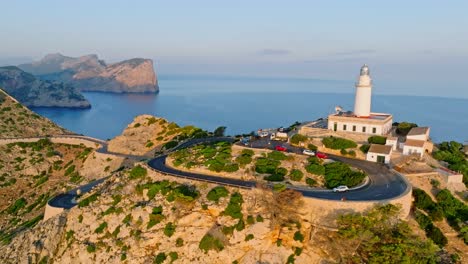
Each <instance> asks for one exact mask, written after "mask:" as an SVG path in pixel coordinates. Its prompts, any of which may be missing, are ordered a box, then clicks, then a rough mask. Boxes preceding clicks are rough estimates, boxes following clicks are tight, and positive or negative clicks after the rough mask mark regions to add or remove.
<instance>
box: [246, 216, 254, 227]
mask: <svg viewBox="0 0 468 264" xmlns="http://www.w3.org/2000/svg"><path fill="white" fill-rule="evenodd" d="M247 224H249V225H253V224H255V218H254V217H253V216H251V215H249V216H247Z"/></svg>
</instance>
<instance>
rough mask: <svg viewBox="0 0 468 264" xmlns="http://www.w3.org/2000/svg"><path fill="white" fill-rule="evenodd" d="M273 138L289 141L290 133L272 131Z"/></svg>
mask: <svg viewBox="0 0 468 264" xmlns="http://www.w3.org/2000/svg"><path fill="white" fill-rule="evenodd" d="M270 139H271V140H282V141H288V133H284V132H276V133H272V134H271V135H270Z"/></svg>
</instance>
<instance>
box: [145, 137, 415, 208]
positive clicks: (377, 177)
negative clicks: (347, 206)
mask: <svg viewBox="0 0 468 264" xmlns="http://www.w3.org/2000/svg"><path fill="white" fill-rule="evenodd" d="M216 141H230V142H233V141H234V139H233V138H206V139H198V140H194V141H189V142H186V143H184V144H182V145H180V146H178V147H177V149H180V148H184V147H189V146H192V145H196V144H200V143H210V142H216ZM265 142H268V141H265ZM282 145H283V146H286V147H287V148H288V150H289V151H290V152H293V153H298V154H300V153H302V149H300V148H297V147H293V146H290V145H289V144H287V143H283V144H282ZM252 147H253V148H270V149H273V148H274V147H273V145H272V144H268V143H266V144H265V143H261V142H258V144H254V145H253V146H252ZM174 150H175V149H174ZM327 155H328V156H329V157H330V158H331V159H333V160H336V161H341V162H344V163H347V164H349V165H351V166H353V167H356V168H359V169H361V170H363V171H365V172H366V173H367V174H368V176H369V183H368V184H366V185H365V186H363V187H362V188H358V189H355V190H350V191H348V192H346V193H334V192H332V191H330V190H323V189H322V190H317V189H310V190H304V189H302V188H294V187H291V189H295V190H297V191H299V192H301V193H302V194H303V195H304V196H306V197H314V198H322V199H327V200H341V199H342V198H343V197H346V200H349V201H382V200H388V199H392V198H395V197H398V196H400V195H401V194H403V193H405V192H406V190H407V189H408V188H410V186H409V184H408V183H407V182H406V180H405V179H404V178H403V176H401V175H400V174H398V173H396V172H395V171H393V170H390V169H389V168H388V167H387V166H386V165H384V164H380V163H375V162H369V161H364V160H358V159H351V158H345V157H341V156H336V155H331V154H327ZM166 157H167V155H162V156H159V157H156V158H154V159H151V160H150V161H149V162H148V165H149V166H150V167H151V168H152V169H154V170H155V171H157V172H160V173H163V174H167V175H171V176H175V177H182V178H186V179H191V180H199V181H206V182H211V183H217V184H223V185H229V186H235V187H240V188H254V187H255V185H256V182H255V181H243V180H237V179H231V178H224V177H219V176H212V175H205V174H198V173H191V172H185V171H180V170H176V169H174V168H171V167H168V166H166Z"/></svg>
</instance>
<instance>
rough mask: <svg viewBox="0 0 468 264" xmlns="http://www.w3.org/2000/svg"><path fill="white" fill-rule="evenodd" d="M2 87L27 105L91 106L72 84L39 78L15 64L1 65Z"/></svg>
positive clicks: (0, 83) (0, 82) (0, 78)
mask: <svg viewBox="0 0 468 264" xmlns="http://www.w3.org/2000/svg"><path fill="white" fill-rule="evenodd" d="M0 87H2V88H3V89H4V90H5V91H6V92H7V93H9V94H10V95H11V96H13V97H14V98H15V99H16V100H18V101H19V102H21V103H22V104H24V105H26V106H35V107H71V108H89V107H91V105H90V104H89V102H88V101H87V100H86V99H85V98H84V97H83V95H81V94H80V93H79V92H78V91H77V90H76V89H75V88H74V87H73V86H72V85H70V84H64V83H62V82H57V81H43V80H39V79H37V78H36V77H34V76H33V75H32V74H30V73H27V72H24V71H22V70H21V69H19V68H18V67H14V66H8V67H0Z"/></svg>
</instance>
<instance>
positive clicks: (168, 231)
mask: <svg viewBox="0 0 468 264" xmlns="http://www.w3.org/2000/svg"><path fill="white" fill-rule="evenodd" d="M175 229H176V226H175V225H174V224H173V223H172V222H169V223H167V224H166V226H165V227H164V235H166V236H167V237H171V236H172V235H174V232H175Z"/></svg>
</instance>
